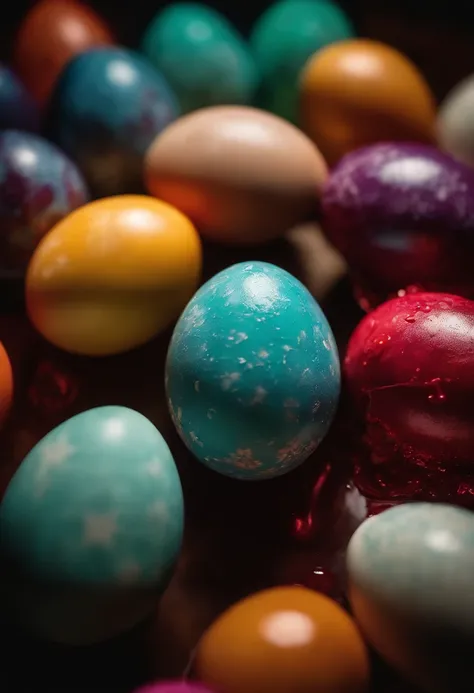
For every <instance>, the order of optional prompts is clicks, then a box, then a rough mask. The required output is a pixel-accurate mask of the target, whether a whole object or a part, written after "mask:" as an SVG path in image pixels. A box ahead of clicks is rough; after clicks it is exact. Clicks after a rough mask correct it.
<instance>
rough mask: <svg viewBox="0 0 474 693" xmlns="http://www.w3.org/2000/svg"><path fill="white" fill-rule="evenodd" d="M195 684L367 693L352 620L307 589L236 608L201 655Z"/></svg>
mask: <svg viewBox="0 0 474 693" xmlns="http://www.w3.org/2000/svg"><path fill="white" fill-rule="evenodd" d="M195 669H196V672H197V674H198V677H199V678H200V679H201V680H202V681H204V682H205V683H206V684H208V685H210V686H211V687H213V688H215V690H217V691H220V692H221V693H365V691H367V690H368V680H369V662H368V656H367V651H366V648H365V645H364V642H363V640H362V637H361V635H360V634H359V631H358V629H357V626H356V625H355V623H354V622H353V621H352V620H351V618H350V616H349V615H348V614H347V613H346V612H345V611H344V610H343V609H342V608H341V607H340V606H339V605H338V604H337V603H336V602H333V601H332V600H331V599H329V598H328V597H326V596H324V595H322V594H318V593H317V592H314V591H312V590H309V589H306V588H304V587H276V588H273V589H269V590H264V591H263V592H258V593H256V594H254V595H252V596H250V597H247V598H245V599H243V600H242V601H240V602H238V603H237V604H235V605H234V606H231V607H230V608H229V609H228V610H227V611H225V612H224V613H223V614H222V615H221V616H219V617H218V618H217V620H216V621H215V622H214V623H213V624H212V625H211V626H210V627H209V628H208V630H207V631H206V632H205V633H204V635H203V637H202V638H201V640H200V642H199V644H198V647H197V650H196V660H195Z"/></svg>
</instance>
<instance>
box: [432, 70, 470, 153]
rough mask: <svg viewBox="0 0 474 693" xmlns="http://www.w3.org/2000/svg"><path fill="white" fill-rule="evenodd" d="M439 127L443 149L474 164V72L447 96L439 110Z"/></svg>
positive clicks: (439, 137)
mask: <svg viewBox="0 0 474 693" xmlns="http://www.w3.org/2000/svg"><path fill="white" fill-rule="evenodd" d="M437 127H438V140H439V143H440V145H441V146H442V147H443V149H445V150H446V151H447V152H449V153H450V154H452V155H453V156H454V157H455V158H456V159H459V161H462V162H464V163H465V164H468V165H469V166H474V74H472V75H470V76H469V77H467V78H466V79H463V80H462V81H461V82H460V83H459V84H457V85H456V86H455V87H454V89H452V91H451V92H450V93H449V94H448V95H447V96H446V98H445V100H444V101H443V103H442V104H441V106H440V109H439V112H438V123H437Z"/></svg>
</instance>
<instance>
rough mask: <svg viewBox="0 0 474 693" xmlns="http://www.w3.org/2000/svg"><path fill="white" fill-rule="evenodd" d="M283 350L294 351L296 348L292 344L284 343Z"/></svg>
mask: <svg viewBox="0 0 474 693" xmlns="http://www.w3.org/2000/svg"><path fill="white" fill-rule="evenodd" d="M283 351H294V348H293V347H292V346H290V345H289V344H284V345H283Z"/></svg>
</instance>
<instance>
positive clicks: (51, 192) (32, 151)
mask: <svg viewBox="0 0 474 693" xmlns="http://www.w3.org/2000/svg"><path fill="white" fill-rule="evenodd" d="M87 200H88V192H87V188H86V185H85V183H84V180H83V178H82V176H81V174H80V172H79V171H78V169H77V167H76V166H75V164H74V163H73V162H72V161H70V160H69V159H68V157H67V156H65V155H64V154H63V152H61V151H60V150H59V149H58V148H57V147H56V146H55V145H53V144H51V143H50V142H48V141H46V140H44V139H43V138H42V137H39V136H38V135H35V134H31V133H26V132H19V131H16V130H6V131H4V132H1V133H0V229H1V232H2V233H1V240H0V268H1V269H2V270H3V273H4V274H8V273H13V274H15V273H21V274H23V272H24V271H25V270H26V266H27V264H28V262H29V260H30V257H31V255H32V254H33V251H34V250H35V248H36V246H37V245H38V243H39V242H40V240H41V239H42V238H43V236H44V235H45V234H46V232H47V231H49V230H50V229H51V228H52V227H53V226H54V225H55V224H56V223H57V222H58V221H60V220H61V219H63V218H64V217H66V216H67V215H68V214H69V213H70V212H72V211H73V210H74V209H76V208H77V207H80V206H81V205H83V204H85V203H86V202H87Z"/></svg>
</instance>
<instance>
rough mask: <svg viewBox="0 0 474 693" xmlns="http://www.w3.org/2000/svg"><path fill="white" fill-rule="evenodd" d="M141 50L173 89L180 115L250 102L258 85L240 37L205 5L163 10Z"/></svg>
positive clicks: (186, 4)
mask: <svg viewBox="0 0 474 693" xmlns="http://www.w3.org/2000/svg"><path fill="white" fill-rule="evenodd" d="M142 48H143V52H144V53H145V55H146V56H147V57H148V59H149V60H150V62H151V63H153V65H154V66H155V67H156V68H157V69H158V70H160V71H161V73H162V74H163V75H164V76H165V78H166V79H167V81H168V83H169V84H170V85H171V87H172V88H173V90H174V92H175V94H176V95H177V97H178V99H179V102H180V105H181V109H182V111H183V112H188V111H194V110H196V109H197V108H203V107H204V106H214V105H219V104H247V103H250V102H251V101H252V98H253V95H254V93H255V90H256V88H257V85H258V73H257V68H256V65H255V62H254V59H253V57H252V55H251V54H250V51H249V49H248V47H247V45H246V44H245V41H244V39H243V37H242V36H240V34H239V33H238V32H237V31H236V30H235V29H234V27H233V26H232V25H231V24H230V23H229V22H228V21H227V19H226V18H225V17H224V16H223V15H221V14H220V13H219V12H217V11H216V10H214V9H212V8H210V7H207V6H206V5H202V4H199V3H193V2H176V3H173V4H172V5H169V6H168V7H166V8H165V9H164V10H161V11H160V12H159V13H158V14H157V15H156V17H155V18H154V19H153V20H152V21H151V23H150V25H149V26H148V28H147V30H146V33H145V36H144V38H143V42H142ZM190 65H192V69H190Z"/></svg>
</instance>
